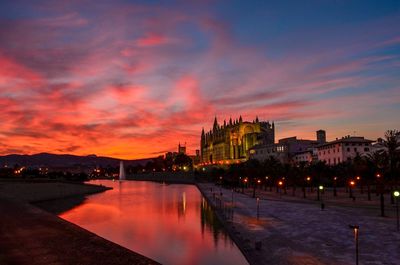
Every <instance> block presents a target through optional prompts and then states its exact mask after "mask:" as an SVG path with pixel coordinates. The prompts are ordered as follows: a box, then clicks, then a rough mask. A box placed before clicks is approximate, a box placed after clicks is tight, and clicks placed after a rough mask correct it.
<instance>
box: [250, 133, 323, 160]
mask: <svg viewBox="0 0 400 265" xmlns="http://www.w3.org/2000/svg"><path fill="white" fill-rule="evenodd" d="M316 136H317V139H320V141H325V140H326V133H325V131H324V130H319V131H317V132H316ZM318 144H319V142H318V140H306V139H297V137H296V136H293V137H288V138H283V139H280V140H279V141H278V143H276V144H268V145H257V146H254V147H253V148H251V149H250V150H249V154H250V157H251V158H253V159H257V160H259V161H264V160H266V159H268V158H270V157H273V158H275V159H278V160H279V161H281V162H282V163H289V162H293V163H300V162H303V161H304V162H310V163H311V162H312V161H314V160H316V159H317V156H316V154H315V147H317V146H318Z"/></svg>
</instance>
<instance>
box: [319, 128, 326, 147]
mask: <svg viewBox="0 0 400 265" xmlns="http://www.w3.org/2000/svg"><path fill="white" fill-rule="evenodd" d="M317 142H318V143H319V144H324V143H326V132H325V131H324V130H318V131H317Z"/></svg>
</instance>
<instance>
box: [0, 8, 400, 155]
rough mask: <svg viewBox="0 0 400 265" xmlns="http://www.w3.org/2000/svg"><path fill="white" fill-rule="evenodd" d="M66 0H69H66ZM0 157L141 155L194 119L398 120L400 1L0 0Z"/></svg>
mask: <svg viewBox="0 0 400 265" xmlns="http://www.w3.org/2000/svg"><path fill="white" fill-rule="evenodd" d="M67 2H68V3H67ZM0 109H1V111H0V154H3V155H4V154H10V153H18V154H33V153H39V152H51V153H70V154H77V155H88V154H97V155H103V156H112V157H119V158H130V159H135V158H145V157H153V156H156V155H159V154H162V153H164V152H166V151H175V150H176V148H177V145H178V142H179V141H180V142H181V143H184V142H187V146H188V151H189V152H190V153H194V150H195V149H198V148H199V141H200V133H201V129H202V127H204V128H205V129H206V130H207V129H210V128H211V126H212V122H213V119H214V116H217V118H218V120H219V121H220V122H223V120H224V119H229V117H230V116H232V118H238V117H239V115H242V116H243V118H244V120H253V119H254V118H255V117H256V115H258V117H259V118H260V119H261V120H270V121H275V124H276V140H277V139H280V138H283V137H288V136H295V135H297V136H298V137H299V138H310V139H314V138H315V131H316V130H318V129H325V130H326V131H327V137H328V140H332V139H334V138H336V137H341V136H344V135H348V134H357V135H361V136H365V137H367V138H370V139H376V138H377V137H382V136H383V134H384V132H385V130H387V129H400V1H366V0H362V1H347V0H337V1H333V0H332V1H329V0H325V1H321V0H315V1H311V0H310V1H232V0H229V1H212V0H210V1H207V0H198V1H184V0H182V1H151V0H143V1H127V0H126V1H119V0H114V1H111V0H110V1H101V0H96V1H89V0H73V1H52V0H49V1H39V0H38V1H36V0H35V1H31V0H29V1H22V0H10V1H6V0H3V1H0Z"/></svg>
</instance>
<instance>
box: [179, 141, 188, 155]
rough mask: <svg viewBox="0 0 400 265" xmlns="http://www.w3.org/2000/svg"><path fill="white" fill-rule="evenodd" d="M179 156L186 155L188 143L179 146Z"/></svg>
mask: <svg viewBox="0 0 400 265" xmlns="http://www.w3.org/2000/svg"><path fill="white" fill-rule="evenodd" d="M178 154H184V155H186V143H185V145H181V143H179V144H178Z"/></svg>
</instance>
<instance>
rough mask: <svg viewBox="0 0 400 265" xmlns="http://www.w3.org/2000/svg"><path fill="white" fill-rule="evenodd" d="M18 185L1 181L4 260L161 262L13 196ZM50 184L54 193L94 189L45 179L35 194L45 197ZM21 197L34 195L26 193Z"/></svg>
mask: <svg viewBox="0 0 400 265" xmlns="http://www.w3.org/2000/svg"><path fill="white" fill-rule="evenodd" d="M52 184H55V183H52ZM15 185H16V184H15V183H14V184H10V186H7V184H6V183H2V185H1V188H3V190H2V192H0V213H1V217H0V264H2V265H3V264H4V265H8V264H10V265H11V264H22V265H25V264H27V265H28V264H29V265H36V264H37V265H39V264H46V265H47V264H62V265H64V264H68V265H69V264H70V265H77V264H85V265H86V264H96V265H98V264H100V265H101V264H158V263H156V262H154V261H152V260H150V259H148V258H146V257H144V256H142V255H139V254H137V253H134V252H132V251H130V250H128V249H126V248H123V247H121V246H119V245H117V244H115V243H112V242H110V241H108V240H105V239H103V238H101V237H99V236H97V235H95V234H93V233H91V232H89V231H87V230H85V229H83V228H80V227H78V226H76V225H74V224H71V223H69V222H67V221H65V220H62V219H61V218H59V217H57V216H55V215H52V214H50V213H47V212H45V211H43V210H40V209H38V208H36V207H35V206H33V205H30V204H28V203H26V202H24V201H21V200H19V201H17V200H16V199H15V198H12V196H11V195H12V194H17V193H18V191H12V190H11V187H15ZM49 185H50V188H53V189H52V191H51V192H49V193H50V194H51V195H54V194H61V193H62V194H64V195H68V193H67V192H66V190H75V191H76V190H88V189H91V188H88V187H87V186H83V185H81V186H83V187H81V189H80V188H79V187H76V186H73V187H70V186H69V187H68V185H73V184H62V185H61V186H62V191H60V190H59V191H57V185H51V184H48V183H44V184H38V185H36V186H35V185H33V186H32V185H31V186H30V187H31V188H33V192H31V194H32V195H34V194H35V192H34V191H36V192H38V191H41V192H42V194H41V195H36V196H33V197H35V198H44V197H46V195H45V193H46V191H45V190H42V188H43V187H45V188H49ZM17 186H18V187H22V186H23V187H24V188H26V189H28V188H29V184H22V183H18V184H17ZM93 189H94V188H93ZM93 189H91V190H93ZM22 190H23V189H22ZM6 191H7V192H6ZM20 192H21V191H20ZM75 193H76V192H75ZM5 194H6V195H5ZM19 198H20V199H21V198H25V199H26V198H32V197H29V196H26V194H25V195H24V196H19Z"/></svg>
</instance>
